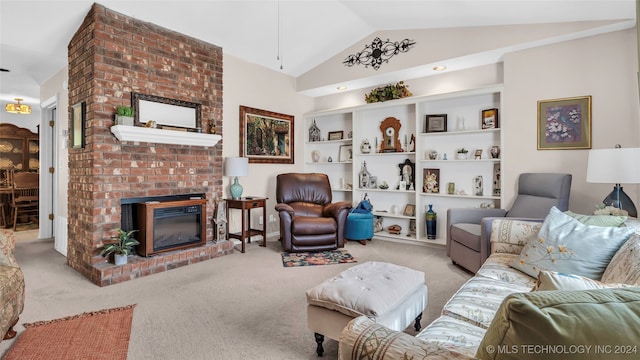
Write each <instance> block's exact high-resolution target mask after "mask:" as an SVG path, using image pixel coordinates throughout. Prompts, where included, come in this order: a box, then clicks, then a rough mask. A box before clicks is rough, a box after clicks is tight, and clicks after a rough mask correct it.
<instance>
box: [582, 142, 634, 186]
mask: <svg viewBox="0 0 640 360" xmlns="http://www.w3.org/2000/svg"><path fill="white" fill-rule="evenodd" d="M638 164H640V148H613V149H598V150H589V161H588V163H587V182H590V183H607V184H638V183H640V166H638Z"/></svg>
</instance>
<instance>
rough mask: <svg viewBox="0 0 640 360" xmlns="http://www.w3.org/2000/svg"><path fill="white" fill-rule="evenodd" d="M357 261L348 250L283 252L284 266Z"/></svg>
mask: <svg viewBox="0 0 640 360" xmlns="http://www.w3.org/2000/svg"><path fill="white" fill-rule="evenodd" d="M354 262H357V261H356V259H354V258H353V256H351V254H349V252H348V251H347V250H331V251H321V252H301V253H288V252H283V253H282V266H284V267H294V266H313V265H331V264H345V263H354Z"/></svg>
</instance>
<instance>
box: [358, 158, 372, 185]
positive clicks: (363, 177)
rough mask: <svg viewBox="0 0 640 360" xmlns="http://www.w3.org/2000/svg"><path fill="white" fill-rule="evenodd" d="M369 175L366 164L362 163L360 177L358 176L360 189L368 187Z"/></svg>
mask: <svg viewBox="0 0 640 360" xmlns="http://www.w3.org/2000/svg"><path fill="white" fill-rule="evenodd" d="M370 177H371V174H369V170H367V162H366V161H365V162H363V165H362V170H360V175H359V181H360V183H359V185H358V186H359V187H360V188H361V189H366V188H368V187H369V180H370Z"/></svg>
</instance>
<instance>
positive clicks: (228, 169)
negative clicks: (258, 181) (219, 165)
mask: <svg viewBox="0 0 640 360" xmlns="http://www.w3.org/2000/svg"><path fill="white" fill-rule="evenodd" d="M248 172H249V158H246V157H228V158H227V159H226V160H225V162H224V175H225V176H247V174H248Z"/></svg>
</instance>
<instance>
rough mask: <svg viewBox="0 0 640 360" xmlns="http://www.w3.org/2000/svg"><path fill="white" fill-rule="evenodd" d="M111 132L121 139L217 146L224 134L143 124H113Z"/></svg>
mask: <svg viewBox="0 0 640 360" xmlns="http://www.w3.org/2000/svg"><path fill="white" fill-rule="evenodd" d="M111 132H112V133H113V134H114V135H115V136H116V138H118V140H120V141H134V142H146V143H156V144H174V145H194V146H204V147H209V146H215V145H216V144H217V143H218V141H220V140H221V139H222V136H220V135H216V134H203V133H195V132H187V131H175V130H163V129H152V128H146V127H142V126H128V125H113V126H112V127H111Z"/></svg>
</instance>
